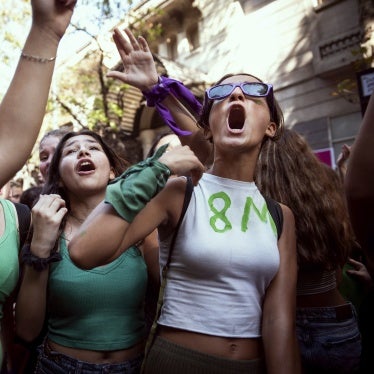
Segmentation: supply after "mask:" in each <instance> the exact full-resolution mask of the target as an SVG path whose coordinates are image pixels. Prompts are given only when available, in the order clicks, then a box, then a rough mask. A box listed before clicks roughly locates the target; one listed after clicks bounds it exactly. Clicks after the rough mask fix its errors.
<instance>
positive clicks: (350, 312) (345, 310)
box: [296, 303, 356, 322]
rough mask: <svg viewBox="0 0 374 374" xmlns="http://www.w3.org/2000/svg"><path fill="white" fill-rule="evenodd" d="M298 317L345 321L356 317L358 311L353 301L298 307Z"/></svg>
mask: <svg viewBox="0 0 374 374" xmlns="http://www.w3.org/2000/svg"><path fill="white" fill-rule="evenodd" d="M296 317H297V318H298V319H300V318H306V319H308V320H316V321H318V320H320V319H323V320H324V321H326V322H343V321H347V320H350V319H352V318H356V311H355V309H354V306H353V305H352V303H346V304H343V305H338V306H331V307H309V308H297V309H296Z"/></svg>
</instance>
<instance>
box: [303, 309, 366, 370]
mask: <svg viewBox="0 0 374 374" xmlns="http://www.w3.org/2000/svg"><path fill="white" fill-rule="evenodd" d="M339 308H340V307H325V308H298V309H297V314H296V331H297V338H298V341H299V346H300V354H301V360H302V364H303V367H304V369H305V373H307V374H312V373H313V374H314V373H316V374H323V373H329V374H354V373H359V367H360V358H361V335H360V331H359V328H358V323H357V317H356V313H355V310H354V307H353V305H351V304H347V305H346V306H344V307H343V308H340V309H339Z"/></svg>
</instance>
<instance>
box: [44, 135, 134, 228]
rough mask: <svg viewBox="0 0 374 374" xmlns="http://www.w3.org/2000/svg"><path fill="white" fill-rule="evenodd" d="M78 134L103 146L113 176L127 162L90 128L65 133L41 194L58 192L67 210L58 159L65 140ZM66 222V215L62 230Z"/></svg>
mask: <svg viewBox="0 0 374 374" xmlns="http://www.w3.org/2000/svg"><path fill="white" fill-rule="evenodd" d="M79 135H88V136H91V137H92V138H94V139H95V140H96V141H97V142H98V143H99V144H100V145H101V147H102V148H103V150H104V153H105V154H106V156H107V157H108V160H109V164H110V166H111V167H112V169H113V171H114V174H115V176H116V177H117V176H119V175H120V174H122V173H123V172H124V171H125V170H126V169H127V168H128V167H129V163H128V162H127V161H125V160H124V159H122V158H121V157H119V156H118V155H117V154H116V153H115V152H114V151H113V150H112V149H111V148H110V147H109V146H108V145H107V144H106V143H105V141H104V140H103V139H102V137H101V136H100V135H98V134H97V133H95V132H93V131H90V130H81V131H71V132H68V133H67V134H65V135H64V136H63V137H62V138H61V140H60V142H59V143H58V146H57V147H56V151H55V153H54V155H53V158H52V160H51V164H50V166H49V171H48V179H47V181H46V183H45V185H44V187H43V190H42V194H59V195H60V196H61V197H62V198H63V199H64V200H65V202H66V207H67V209H68V210H70V201H69V197H68V193H67V191H66V189H65V187H63V186H61V183H60V182H61V175H60V168H59V165H60V161H61V158H62V152H63V150H64V147H65V144H66V142H67V141H68V140H69V139H71V138H74V137H76V136H79ZM65 224H66V215H65V218H64V220H63V221H62V223H61V227H60V229H61V231H63V229H64V227H65Z"/></svg>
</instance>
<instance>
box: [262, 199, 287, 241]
mask: <svg viewBox="0 0 374 374" xmlns="http://www.w3.org/2000/svg"><path fill="white" fill-rule="evenodd" d="M264 198H265V201H266V205H267V207H268V210H269V213H270V214H271V217H272V218H273V221H274V223H275V226H276V228H277V233H278V240H279V238H280V237H281V235H282V230H283V211H282V208H281V206H280V204H279V203H278V202H277V201H275V200H273V199H271V198H270V197H264Z"/></svg>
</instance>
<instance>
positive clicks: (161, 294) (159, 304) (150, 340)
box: [140, 177, 193, 373]
mask: <svg viewBox="0 0 374 374" xmlns="http://www.w3.org/2000/svg"><path fill="white" fill-rule="evenodd" d="M192 192H193V183H192V179H191V177H187V183H186V191H185V194H184V200H183V207H182V211H181V215H180V217H179V220H178V223H177V226H176V227H175V230H174V233H173V238H172V239H171V242H170V247H169V254H168V258H167V261H166V264H165V265H164V267H163V268H162V274H161V275H162V278H161V285H160V291H159V294H158V301H157V310H156V315H155V318H154V320H153V323H152V327H151V330H150V332H149V334H148V339H147V342H146V346H145V351H144V359H143V363H142V367H141V370H140V373H144V369H145V362H146V358H147V356H148V353H149V351H150V349H151V346H152V344H153V341H154V339H155V335H156V330H157V320H158V318H159V317H160V314H161V307H162V304H163V301H164V290H165V286H166V274H167V271H168V268H169V265H170V261H171V255H172V252H173V249H174V244H175V240H176V238H177V235H178V231H179V227H180V225H181V223H182V221H183V217H184V216H185V214H186V211H187V208H188V205H189V204H190V200H191V196H192Z"/></svg>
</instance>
